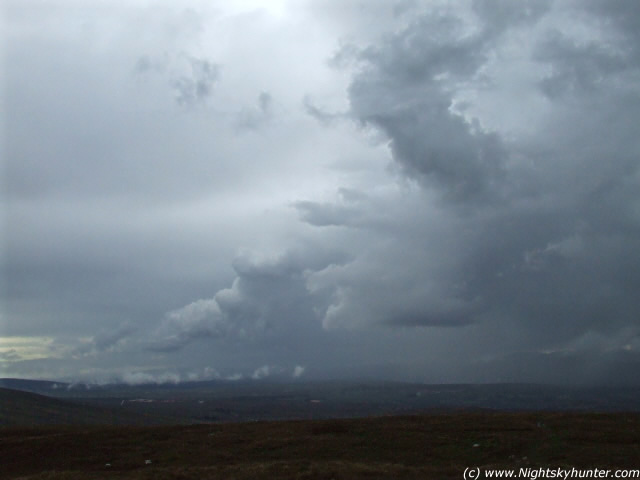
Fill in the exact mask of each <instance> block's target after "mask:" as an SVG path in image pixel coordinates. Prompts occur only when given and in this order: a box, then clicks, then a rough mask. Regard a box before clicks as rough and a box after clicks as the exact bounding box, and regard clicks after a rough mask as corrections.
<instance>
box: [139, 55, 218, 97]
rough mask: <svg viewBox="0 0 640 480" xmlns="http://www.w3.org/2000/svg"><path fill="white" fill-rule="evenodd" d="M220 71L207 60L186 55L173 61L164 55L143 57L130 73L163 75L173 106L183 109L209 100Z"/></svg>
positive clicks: (216, 65) (214, 64)
mask: <svg viewBox="0 0 640 480" xmlns="http://www.w3.org/2000/svg"><path fill="white" fill-rule="evenodd" d="M220 70H221V68H220V65H218V64H216V63H213V62H212V61H210V60H207V59H204V58H196V57H194V56H191V55H186V54H182V55H179V56H177V57H176V58H170V57H169V56H168V55H166V54H165V55H163V56H161V57H157V58H155V57H152V56H149V55H143V56H141V57H140V58H138V60H137V61H136V63H135V66H134V71H135V72H136V73H138V74H141V75H146V74H159V75H166V76H167V77H168V80H167V81H168V82H169V85H170V86H171V87H172V88H173V90H174V94H175V99H176V102H177V103H178V104H180V105H183V106H187V107H188V106H194V105H196V104H199V103H202V102H205V101H206V100H207V99H208V98H209V97H210V96H211V94H212V91H213V86H214V85H215V83H216V82H217V81H218V80H219V77H220Z"/></svg>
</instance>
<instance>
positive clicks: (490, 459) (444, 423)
mask: <svg viewBox="0 0 640 480" xmlns="http://www.w3.org/2000/svg"><path fill="white" fill-rule="evenodd" d="M147 460H150V461H151V463H147ZM107 464H109V465H110V466H107ZM527 466H529V467H534V468H537V467H542V468H558V467H562V468H570V467H576V468H594V467H597V468H609V469H621V468H635V469H637V468H639V467H640V414H623V413H615V414H595V413H540V412H537V413H493V412H459V413H451V412H449V413H433V414H425V415H417V416H388V417H375V418H364V419H346V420H309V421H281V422H248V423H228V424H205V425H202V424H201V425H188V426H185V425H177V426H155V427H151V426H147V427H145V426H102V427H99V426H75V427H71V426H49V427H4V428H1V429H0V478H21V479H49V478H61V479H105V478H123V479H149V480H151V479H159V480H162V479H238V480H244V479H247V480H248V479H260V478H265V479H266V478H269V479H279V478H282V479H335V480H339V479H345V480H346V479H395V478H412V479H430V478H433V479H446V478H458V479H461V478H463V472H464V470H465V468H466V467H481V468H516V469H518V468H520V467H527Z"/></svg>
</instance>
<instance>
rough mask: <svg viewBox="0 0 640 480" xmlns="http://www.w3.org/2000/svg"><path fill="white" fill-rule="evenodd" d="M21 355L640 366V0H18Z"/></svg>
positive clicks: (11, 165) (92, 377)
mask: <svg viewBox="0 0 640 480" xmlns="http://www.w3.org/2000/svg"><path fill="white" fill-rule="evenodd" d="M3 5H4V12H3V25H2V31H3V36H4V39H3V41H2V42H0V43H1V44H2V45H3V51H2V55H3V62H2V74H1V75H0V77H1V78H2V85H1V87H2V89H3V90H2V95H1V96H0V97H1V100H2V104H1V111H2V128H3V140H2V166H3V170H2V184H1V190H0V191H1V192H2V194H1V198H0V201H1V202H2V207H1V211H2V215H3V216H2V222H1V223H0V225H1V237H0V241H1V242H2V246H3V250H2V255H1V256H0V259H1V272H0V278H1V279H2V285H1V297H2V298H1V299H0V304H1V311H0V373H1V374H2V376H14V377H30V378H52V379H68V380H85V381H98V382H108V381H120V380H124V381H128V382H134V383H135V382H142V381H175V380H188V379H213V378H241V377H242V378H251V377H254V378H262V377H267V376H276V377H280V378H286V377H288V378H301V379H316V378H356V377H358V378H359V377H367V378H380V379H394V380H415V381H424V382H499V381H519V382H574V383H629V382H638V381H639V380H638V379H637V378H636V376H637V371H638V369H639V367H640V294H639V293H640V2H637V1H636V0H616V1H611V0H574V1H571V0H556V1H544V0H541V1H517V2H516V1H509V0H502V1H500V0H496V1H493V0H476V1H455V2H453V1H435V0H433V1H426V0H425V1H412V0H399V1H393V0H388V1H387V0H384V1H383V0H379V1H369V0H366V1H365V0H350V1H343V0H317V1H316V0H309V1H307V0H298V1H296V0H291V1H286V0H278V1H274V0H265V1H264V2H260V1H257V0H246V1H232V2H229V1H219V2H215V1H213V2H212V1H204V0H202V1H195V0H194V1H183V2H170V1H166V2H152V1H148V0H127V1H124V0H123V1H115V2H113V1H79V0H78V1H56V0H53V1H36V0H7V1H5V2H3Z"/></svg>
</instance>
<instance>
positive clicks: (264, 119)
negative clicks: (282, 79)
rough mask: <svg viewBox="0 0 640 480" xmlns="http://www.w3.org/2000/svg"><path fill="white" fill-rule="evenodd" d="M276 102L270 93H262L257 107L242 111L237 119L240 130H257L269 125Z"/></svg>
mask: <svg viewBox="0 0 640 480" xmlns="http://www.w3.org/2000/svg"><path fill="white" fill-rule="evenodd" d="M273 103H274V101H273V97H272V96H271V94H269V93H268V92H260V95H258V101H257V102H256V105H255V106H253V107H251V108H245V109H243V110H241V111H240V113H239V114H238V116H237V119H236V125H237V128H238V129H239V130H241V131H242V130H257V129H259V128H260V127H262V126H263V125H266V124H267V123H269V122H270V121H271V120H272V118H273V115H274V104H273Z"/></svg>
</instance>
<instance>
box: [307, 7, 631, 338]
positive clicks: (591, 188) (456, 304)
mask: <svg viewBox="0 0 640 480" xmlns="http://www.w3.org/2000/svg"><path fill="white" fill-rule="evenodd" d="M600 6H601V5H600ZM611 10H612V11H614V12H615V10H616V9H614V8H612V9H611ZM473 11H474V13H475V15H477V20H478V21H476V22H471V24H470V23H469V20H468V19H469V17H468V16H462V15H459V11H456V10H447V9H445V10H444V11H438V12H436V13H428V14H426V15H424V16H421V17H419V18H416V19H415V20H414V21H413V22H411V23H410V24H409V25H407V27H406V28H404V29H403V30H401V31H399V32H397V33H394V34H391V35H388V36H387V37H386V38H384V39H383V40H382V41H381V42H379V43H377V44H373V45H371V46H368V47H365V48H360V49H356V48H353V47H352V48H351V50H350V51H349V55H351V56H352V57H353V58H354V61H356V62H358V64H359V67H358V69H357V70H356V71H355V73H354V76H353V79H352V82H351V85H350V87H349V98H350V103H351V115H352V118H353V119H354V120H356V121H357V122H359V123H361V124H363V125H365V126H368V127H370V128H373V129H376V130H378V131H380V132H382V133H383V134H384V135H385V136H386V138H387V139H388V146H389V150H390V152H391V155H392V159H393V162H394V164H395V165H397V166H399V167H400V170H399V172H400V173H401V175H402V176H403V177H405V178H406V179H408V180H409V181H410V182H411V181H415V182H416V183H417V185H419V188H420V189H421V190H423V192H418V193H416V192H415V191H414V190H413V189H412V188H411V186H407V187H399V190H398V194H397V196H396V198H394V199H393V200H391V202H392V203H388V204H384V203H383V202H382V201H380V198H381V195H380V194H378V193H376V194H374V195H373V196H370V197H373V198H375V197H376V196H378V197H379V200H378V202H377V203H375V204H374V200H372V199H371V198H370V199H369V200H365V201H362V202H360V204H358V205H347V204H345V202H344V201H342V200H339V201H336V202H333V203H332V202H326V201H325V202H322V203H321V202H314V201H307V202H299V203H298V204H297V207H298V209H299V211H300V213H301V218H302V219H303V220H304V221H306V222H308V223H309V224H311V225H314V226H317V227H326V226H330V225H333V226H342V227H346V228H349V229H351V230H354V233H352V234H350V235H351V237H350V238H352V239H354V238H356V239H358V238H359V239H362V240H364V239H365V238H367V239H368V240H367V241H366V243H361V244H359V245H360V246H361V249H360V251H359V252H358V254H357V256H356V259H355V260H354V261H353V262H350V263H348V264H346V265H342V266H337V267H334V268H331V269H327V270H325V271H323V272H320V273H318V274H314V275H312V276H311V277H310V280H309V281H310V282H311V284H312V286H313V287H314V288H326V289H332V288H333V293H332V299H333V300H332V302H331V304H330V305H329V307H328V308H327V310H326V312H325V315H324V319H323V322H324V324H325V326H327V327H329V326H353V325H360V326H361V325H367V324H372V323H374V324H375V323H385V324H389V325H404V326H408V325H414V326H427V325H432V326H444V325H446V326H464V325H467V324H469V323H472V322H480V321H483V320H487V319H494V320H495V319H501V321H504V322H508V323H509V322H510V323H512V324H514V325H517V326H518V328H524V329H525V330H526V331H528V332H529V333H530V334H532V335H531V337H529V338H530V341H531V345H532V346H533V345H535V344H536V342H541V344H547V345H548V344H554V343H555V344H557V343H562V342H566V341H570V339H572V338H575V336H580V335H583V334H584V332H587V331H601V332H608V333H610V334H613V335H615V332H616V331H618V330H619V329H623V328H626V327H627V326H629V325H636V324H637V315H635V313H634V312H637V311H638V310H639V308H640V304H639V303H638V301H637V300H636V297H635V296H634V295H632V294H631V292H632V291H633V290H634V289H635V288H636V287H637V285H638V280H639V278H638V276H637V272H638V271H639V270H638V264H637V262H635V261H634V260H633V258H635V257H634V255H633V254H632V251H634V250H635V249H636V248H637V247H638V242H639V241H640V237H638V234H637V221H638V217H637V215H635V214H632V213H631V211H630V209H635V208H636V204H637V202H636V200H635V199H637V197H638V189H639V188H640V184H638V182H637V180H638V178H640V177H639V176H638V175H639V173H638V163H637V154H638V151H639V147H640V145H639V144H638V141H637V139H636V138H635V136H633V135H632V134H631V130H629V129H630V127H631V125H632V124H633V122H632V121H630V119H631V118H637V116H638V114H639V113H640V110H639V104H638V102H636V101H633V100H631V98H632V92H633V91H635V90H636V88H635V86H634V83H633V81H632V80H631V77H632V76H633V75H636V74H637V72H638V71H639V67H640V65H639V63H638V62H637V59H636V58H635V57H634V55H633V53H632V52H633V51H634V50H633V49H630V48H629V45H636V44H637V40H638V39H637V36H635V34H632V33H631V31H628V32H627V34H625V35H621V34H620V30H617V29H615V28H614V29H608V28H607V26H606V25H605V24H602V23H599V25H600V29H599V30H598V32H597V34H594V35H593V36H592V37H591V38H589V39H587V40H584V39H582V38H580V36H581V35H582V34H583V33H582V32H580V31H578V30H571V31H570V32H568V33H564V34H562V35H560V34H558V33H556V32H557V30H556V28H557V27H558V24H557V23H555V22H557V18H558V17H555V16H549V13H550V12H551V11H552V9H551V5H550V3H549V2H530V3H528V4H527V5H526V6H525V5H520V4H519V5H517V6H515V5H513V4H509V3H500V2H496V3H494V2H475V3H474V10H473ZM600 13H601V14H603V15H605V16H607V15H609V13H610V12H608V11H607V9H606V8H602V9H601V11H600ZM616 18H617V17H616ZM586 21H587V22H591V21H594V22H595V21H596V19H595V18H593V17H591V18H589V17H587V19H586ZM552 27H553V28H552ZM524 32H526V35H527V36H528V38H529V39H530V41H531V42H532V43H533V45H534V46H533V48H529V47H527V46H524V45H523V46H522V47H521V50H520V51H519V52H518V54H519V55H521V58H520V61H521V62H522V63H523V65H521V68H522V72H521V73H520V74H521V75H523V74H524V75H529V78H531V83H530V85H531V87H532V88H536V87H537V88H539V90H538V93H537V94H536V93H535V91H534V93H532V94H531V95H532V96H533V97H536V95H537V100H536V102H537V107H536V108H534V109H533V111H534V113H535V115H536V119H535V121H534V122H533V123H532V124H531V125H530V128H529V130H528V131H527V132H526V133H521V132H523V131H522V130H517V125H516V126H509V127H507V128H504V127H502V125H501V123H500V122H499V121H498V122H497V121H494V120H493V119H492V118H488V117H487V116H486V114H487V112H486V111H485V110H484V107H483V103H482V102H483V96H484V95H486V96H487V97H488V98H494V95H495V94H496V91H495V89H498V88H501V85H500V82H504V81H510V80H509V79H508V78H507V77H506V76H508V75H510V73H509V72H508V67H507V65H501V62H503V61H506V59H507V58H508V57H507V56H506V54H507V52H506V51H505V50H503V49H504V48H506V43H507V42H508V41H510V39H512V38H515V37H516V36H517V35H522V34H523V33H524ZM510 48H512V47H510ZM495 52H503V53H501V54H496V53H495ZM501 55H503V56H501ZM541 70H542V71H547V72H550V73H549V74H548V75H547V76H544V77H543V78H542V79H540V80H536V76H537V75H538V74H537V73H536V72H539V71H541ZM505 72H506V73H505ZM505 75H506V76H505ZM552 90H553V91H552ZM470 92H473V95H471V94H470ZM500 93H503V92H502V91H501V92H500ZM527 95H529V93H527ZM462 99H464V102H469V103H466V104H465V107H464V108H463V110H462V111H460V110H457V109H456V105H457V102H461V101H462ZM469 99H471V100H469ZM549 99H552V100H553V103H549ZM464 102H463V103H464ZM514 108H517V107H514ZM491 125H494V126H495V128H492V127H491ZM501 127H502V128H501ZM501 130H503V131H504V132H503V131H501ZM516 131H517V132H518V135H515V134H514V132H516ZM634 159H635V160H634ZM403 188H404V190H403ZM385 199H388V197H386V198H385ZM403 203H404V205H406V206H407V207H408V208H410V209H411V212H410V213H406V214H405V215H404V216H403V214H402V213H399V212H398V210H397V206H398V205H400V204H403ZM632 205H633V207H632ZM409 223H411V228H409ZM380 225H386V226H385V227H383V228H380ZM376 228H377V230H375V235H372V231H374V229H376ZM365 231H366V233H362V234H360V235H359V234H358V232H365ZM345 238H346V236H345ZM385 239H386V241H384V240H385Z"/></svg>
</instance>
